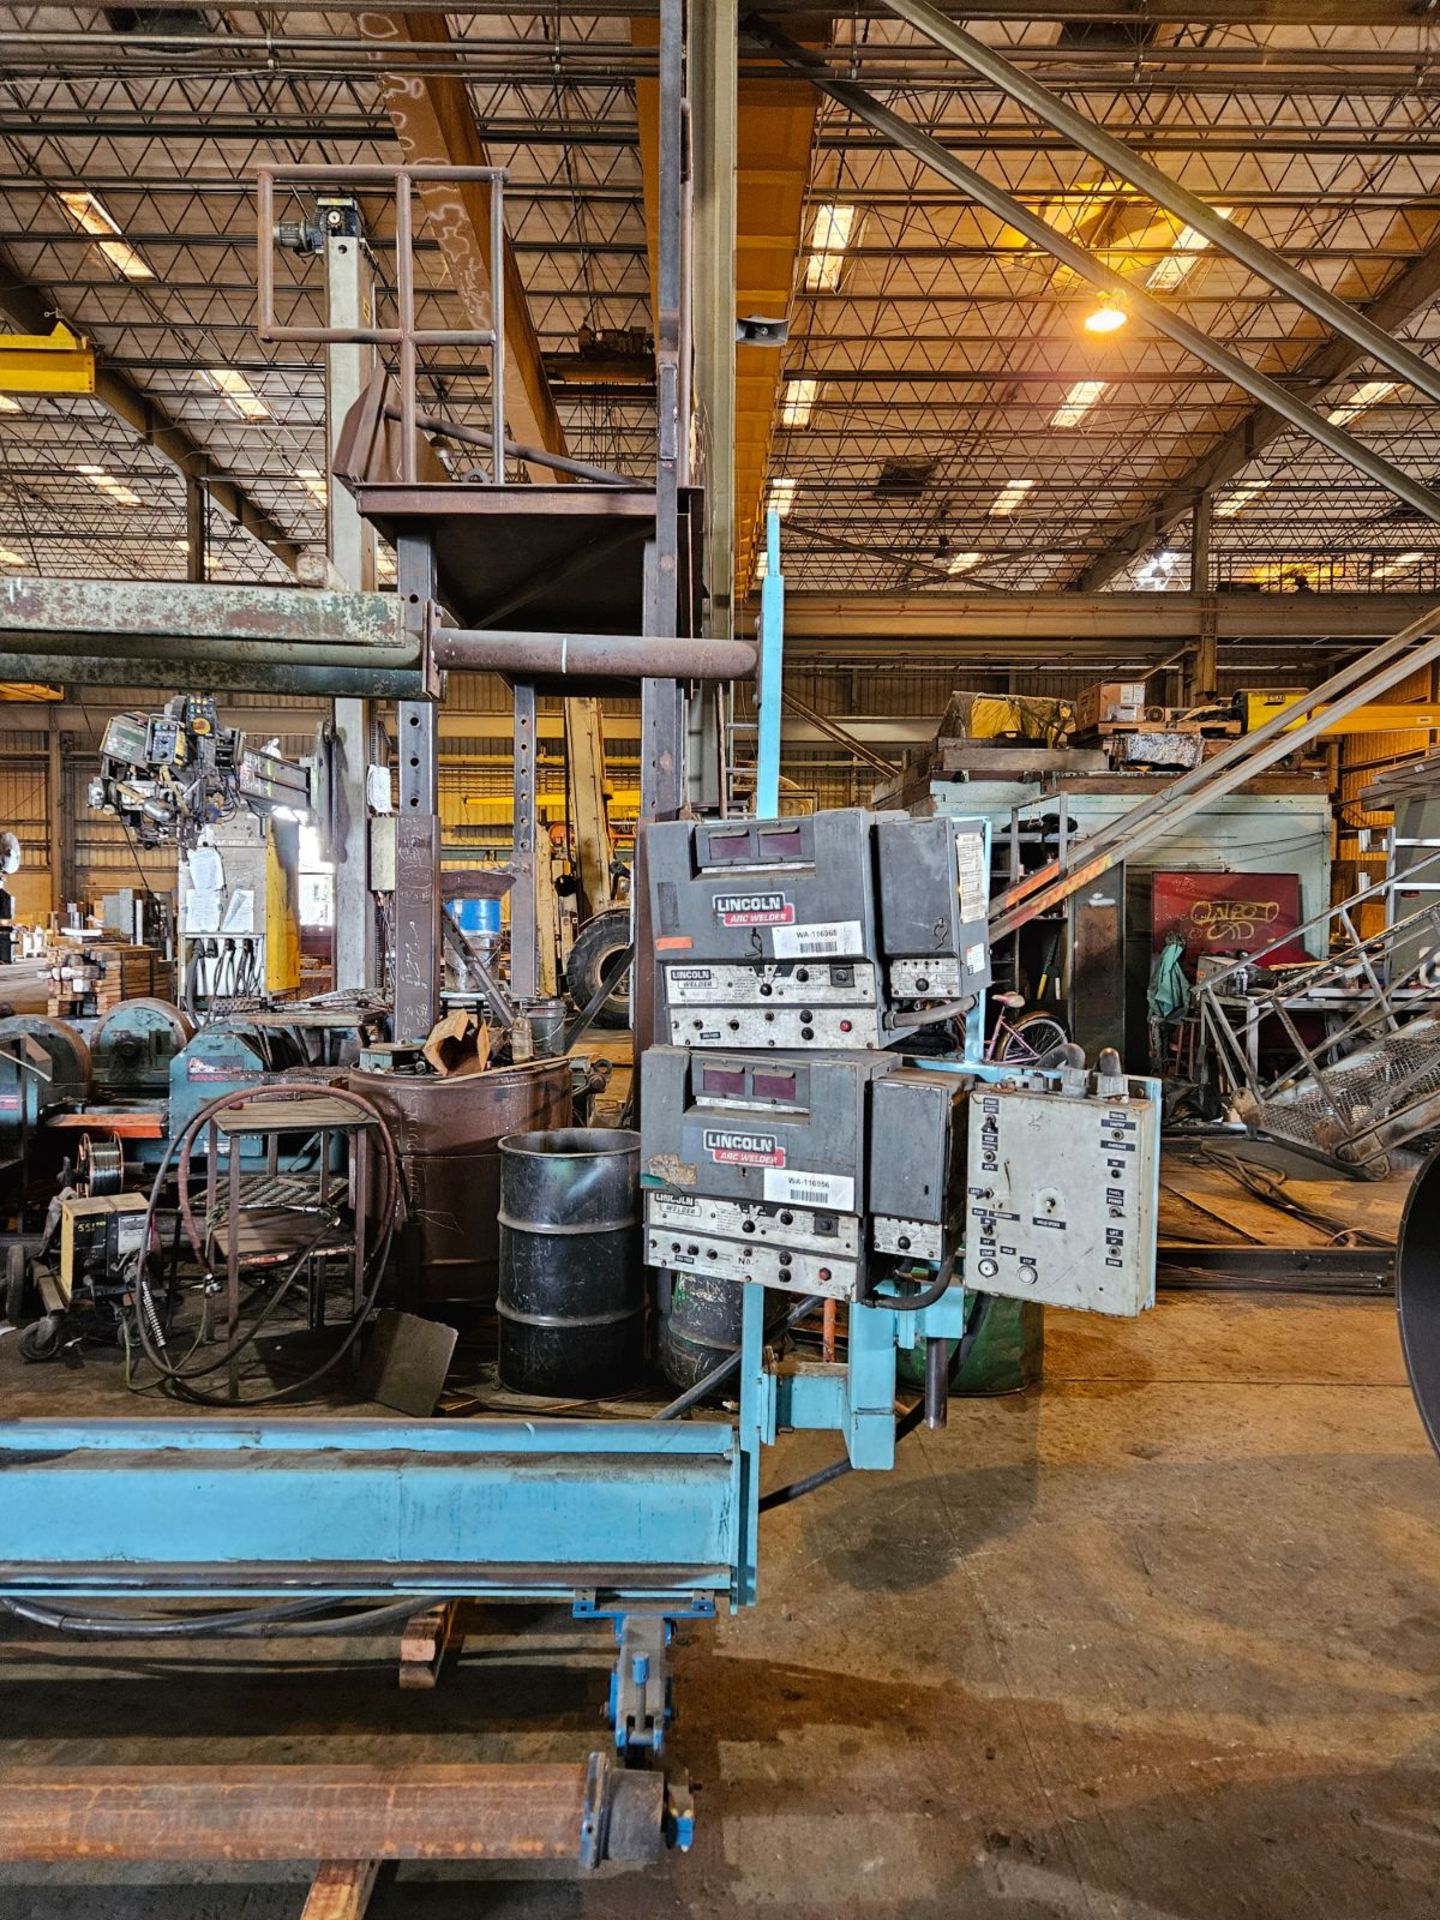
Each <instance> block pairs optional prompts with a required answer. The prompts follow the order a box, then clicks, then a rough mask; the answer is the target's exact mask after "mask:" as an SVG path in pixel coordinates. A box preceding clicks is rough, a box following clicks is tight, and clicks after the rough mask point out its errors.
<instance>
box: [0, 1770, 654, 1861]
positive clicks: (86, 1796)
mask: <svg viewBox="0 0 1440 1920" xmlns="http://www.w3.org/2000/svg"><path fill="white" fill-rule="evenodd" d="M665 1816H666V1791H665V1777H664V1775H663V1774H661V1773H656V1772H649V1771H645V1770H640V1769H627V1768H623V1767H621V1766H619V1765H618V1764H616V1763H615V1762H614V1761H612V1759H611V1758H610V1756H609V1755H608V1754H603V1753H596V1754H592V1755H591V1756H590V1758H589V1760H588V1762H587V1761H584V1760H581V1761H577V1762H572V1763H568V1764H567V1763H565V1762H546V1763H535V1762H528V1763H526V1762H518V1761H517V1762H502V1763H499V1764H491V1765H469V1764H459V1765H456V1764H448V1765H444V1764H442V1765H430V1766H395V1765H393V1764H389V1763H387V1764H385V1765H384V1766H273V1767H270V1766H209V1767H207V1766H183V1767H167V1766H140V1767H18V1768H13V1769H5V1770H4V1771H3V1772H0V1861H7V1862H26V1863H29V1862H40V1861H54V1860H89V1861H95V1860H147V1861H148V1860H165V1861H177V1862H180V1863H182V1864H189V1863H191V1862H193V1861H197V1860H211V1859H214V1860H246V1861H262V1860H273V1861H279V1860H294V1861H300V1860H571V1861H577V1862H579V1863H581V1864H582V1865H585V1866H599V1865H600V1864H601V1862H602V1861H604V1860H607V1859H608V1860H617V1861H625V1862H629V1863H630V1864H633V1865H639V1864H641V1863H644V1862H647V1861H653V1860H655V1859H657V1858H658V1857H659V1855H660V1852H661V1850H662V1844H663V1839H664V1822H665Z"/></svg>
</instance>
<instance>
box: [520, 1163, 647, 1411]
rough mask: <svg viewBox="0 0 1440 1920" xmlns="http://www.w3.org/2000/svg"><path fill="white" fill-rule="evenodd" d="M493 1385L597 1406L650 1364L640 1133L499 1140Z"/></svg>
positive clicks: (632, 1382)
mask: <svg viewBox="0 0 1440 1920" xmlns="http://www.w3.org/2000/svg"><path fill="white" fill-rule="evenodd" d="M496 1310H497V1312H498V1313H499V1316H500V1383H501V1385H502V1386H506V1387H509V1388H510V1389H511V1391H512V1392H514V1393H536V1394H546V1395H549V1396H551V1397H554V1396H557V1395H559V1396H562V1397H566V1398H572V1397H573V1398H577V1399H582V1398H583V1399H587V1400H591V1399H604V1398H605V1397H607V1396H608V1395H610V1394H616V1393H624V1392H626V1391H627V1390H628V1389H629V1388H630V1387H633V1386H634V1385H635V1383H636V1381H637V1380H638V1379H639V1377H640V1370H641V1367H642V1366H643V1365H644V1361H645V1268H644V1265H643V1250H642V1247H641V1241H640V1136H639V1134H638V1133H630V1132H627V1131H626V1130H625V1129H624V1128H620V1127H559V1128H554V1129H552V1130H550V1131H548V1132H545V1133H512V1134H510V1135H508V1136H507V1138H505V1139H504V1140H502V1141H501V1142H500V1298H499V1301H498V1303H497V1308H496Z"/></svg>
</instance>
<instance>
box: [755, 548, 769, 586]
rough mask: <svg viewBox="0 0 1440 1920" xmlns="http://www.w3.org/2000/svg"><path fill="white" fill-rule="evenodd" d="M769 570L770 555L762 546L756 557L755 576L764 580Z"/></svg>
mask: <svg viewBox="0 0 1440 1920" xmlns="http://www.w3.org/2000/svg"><path fill="white" fill-rule="evenodd" d="M769 571H770V556H769V554H768V553H767V552H766V551H765V549H764V548H763V547H761V549H760V552H759V554H758V556H757V557H756V561H755V578H756V579H757V580H763V579H764V578H765V576H766V574H767V573H768V572H769Z"/></svg>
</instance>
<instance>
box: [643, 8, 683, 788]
mask: <svg viewBox="0 0 1440 1920" xmlns="http://www.w3.org/2000/svg"><path fill="white" fill-rule="evenodd" d="M683 44H684V22H683V10H682V5H681V0H660V107H659V119H660V129H659V131H660V158H659V179H658V182H657V199H658V209H659V211H658V230H657V235H656V263H655V383H656V448H655V538H654V540H653V541H652V542H650V543H648V544H647V546H646V550H645V633H646V637H647V638H654V639H657V640H673V639H675V638H676V636H677V635H678V633H679V631H680V628H679V612H680V604H679V571H680V525H679V473H678V466H677V463H678V461H679V456H680V435H681V433H682V432H685V433H688V432H689V430H690V423H689V421H688V420H686V421H682V420H681V418H680V282H681V259H680V175H681V166H682V158H683V153H682V145H683V143H682V118H683V99H682V95H683V88H684V71H683V62H682V49H683ZM640 711H641V716H642V724H641V733H642V737H643V738H642V752H641V762H640V814H641V818H642V819H646V820H673V819H674V818H675V816H676V815H677V814H678V813H679V811H680V809H681V807H682V805H683V804H684V801H685V797H686V796H685V779H684V772H685V769H684V757H685V698H684V691H683V689H682V687H681V686H680V684H679V683H678V682H677V681H675V680H672V679H664V680H653V679H647V680H643V681H642V682H641V688H640Z"/></svg>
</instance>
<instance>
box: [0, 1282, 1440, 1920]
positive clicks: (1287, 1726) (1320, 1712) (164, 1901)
mask: <svg viewBox="0 0 1440 1920" xmlns="http://www.w3.org/2000/svg"><path fill="white" fill-rule="evenodd" d="M1049 1332H1050V1352H1049V1356H1048V1380H1047V1384H1046V1386H1045V1388H1044V1390H1043V1391H1042V1392H1038V1393H1037V1392H1032V1393H1030V1394H1028V1395H1025V1396H1022V1397H1019V1398H1014V1399H1008V1400H999V1401H989V1402H976V1401H970V1402H966V1403H964V1404H963V1405H961V1406H960V1407H958V1408H957V1409H956V1411H955V1415H954V1417H953V1419H952V1423H951V1426H950V1428H949V1430H948V1431H946V1432H944V1433H942V1434H938V1435H925V1434H920V1435H917V1436H916V1437H915V1438H914V1439H913V1440H911V1441H909V1442H907V1444H906V1447H905V1449H904V1450H903V1452H902V1460H901V1465H900V1467H899V1469H898V1471H897V1472H896V1473H895V1474H894V1475H893V1476H891V1477H884V1476H859V1475H857V1476H854V1477H852V1478H850V1479H848V1480H845V1481H842V1482H840V1483H839V1484H837V1485H835V1486H833V1487H831V1488H828V1489H826V1490H825V1491H823V1492H821V1493H819V1494H817V1495H815V1496H814V1497H813V1499H810V1500H807V1501H805V1502H802V1503H799V1504H797V1505H796V1506H795V1507H793V1508H789V1509H784V1510H780V1511H778V1512H776V1513H775V1514H774V1515H772V1516H770V1517H769V1518H767V1520H766V1521H765V1523H764V1529H765V1531H764V1550H763V1555H762V1595H763V1597H762V1602H761V1605H760V1607H759V1608H758V1609H757V1610H756V1611H754V1612H751V1613H748V1614H746V1615H743V1616H740V1617H737V1618H735V1619H732V1620H726V1621H722V1622H721V1623H720V1624H719V1626H718V1627H717V1628H713V1629H695V1630H692V1631H690V1632H689V1633H688V1634H687V1636H686V1639H685V1642H684V1645H683V1647H682V1649H681V1652H680V1657H679V1676H678V1688H679V1698H680V1703H681V1708H682V1715H683V1717H682V1719H681V1721H680V1724H679V1725H678V1726H677V1728H676V1730H675V1735H674V1754H673V1760H674V1762H675V1763H676V1764H677V1765H683V1766H685V1767H687V1768H688V1769H689V1770H690V1772H691V1774H692V1775H693V1776H694V1778H695V1779H696V1780H697V1781H698V1782H699V1783H700V1792H699V1793H698V1795H697V1807H698V1810H699V1813H700V1833H699V1839H698V1842H697V1845H696V1848H695V1851H694V1852H693V1853H692V1854H691V1855H689V1856H688V1857H677V1856H672V1857H671V1858H669V1859H667V1860H666V1861H665V1862H664V1863H663V1864H662V1865H661V1866H660V1867H658V1868H656V1869H653V1870H650V1871H648V1872H646V1873H644V1874H639V1875H617V1876H610V1875H605V1876H601V1877H599V1878H597V1879H594V1880H591V1881H589V1882H587V1883H585V1884H583V1885H582V1884H577V1883H576V1882H575V1881H574V1880H573V1878H566V1879H563V1880H544V1881H536V1880H534V1879H521V1878H519V1877H517V1876H516V1875H515V1874H514V1872H513V1870H509V1869H507V1870H504V1871H500V1870H497V1871H496V1873H495V1874H494V1875H492V1876H490V1877H488V1878H487V1879H485V1880H484V1882H483V1884H477V1883H476V1879H475V1875H474V1870H470V1871H469V1872H468V1873H460V1872H449V1871H445V1872H441V1871H439V1870H429V1871H424V1870H419V1869H415V1868H408V1867H407V1868H406V1869H404V1870H403V1871H402V1872H401V1874H400V1875H399V1876H398V1877H397V1878H395V1879H394V1880H393V1881H392V1882H390V1883H389V1884H385V1885H382V1886H381V1888H380V1890H379V1891H378V1893H377V1894H376V1897H375V1899H374V1901H373V1903H372V1906H371V1913H372V1915H373V1916H374V1920H395V1917H396V1916H402V1915H403V1916H414V1920H442V1917H443V1920H458V1917H459V1916H461V1915H465V1916H471V1915H482V1914H483V1915H486V1916H495V1917H496V1920H518V1916H522V1915H523V1916H525V1917H526V1920H576V1917H578V1916H586V1917H587V1920H591V1917H593V1920H630V1917H631V1916H635V1917H636V1920H638V1917H639V1916H641V1915H644V1916H656V1915H674V1916H691V1915H694V1916H700V1915H706V1916H714V1915H729V1914H741V1913H744V1914H766V1913H775V1914H783V1915H785V1916H786V1917H787V1920H831V1917H832V1916H835V1915H837V1914H845V1915H854V1916H868V1915H876V1916H880V1915H901V1914H903V1915H905V1916H907V1917H908V1920H929V1917H930V1916H934V1920H940V1917H941V1916H945V1920H950V1916H965V1917H966V1920H989V1917H990V1916H995V1917H996V1920H999V1917H1000V1916H1004V1917H1005V1920H1050V1917H1051V1916H1066V1917H1067V1920H1068V1917H1069V1916H1075V1920H1082V1916H1083V1920H1099V1917H1100V1916H1104V1917H1105V1920H1230V1917H1231V1916H1236V1917H1237V1920H1238V1917H1239V1916H1246V1917H1247V1920H1271V1917H1272V1916H1291V1915H1294V1916H1302V1915H1303V1916H1310V1915H1317V1916H1318V1915H1321V1914H1323V1915H1325V1916H1326V1920H1352V1916H1353V1920H1391V1917H1394V1920H1400V1917H1402V1916H1403V1917H1404V1920H1421V1917H1422V1916H1425V1920H1430V1916H1433V1915H1434V1914H1435V1913H1436V1911H1437V1894H1436V1883H1437V1870H1440V1791H1437V1790H1440V1462H1437V1461H1436V1460H1435V1459H1434V1458H1433V1456H1432V1455H1431V1454H1430V1452H1429V1449H1428V1447H1427V1446H1426V1443H1425V1441H1424V1439H1423V1436H1422V1434H1421V1430H1420V1426H1419V1422H1418V1420H1417V1418H1416V1415H1415V1413H1414V1410H1413V1407H1412V1405H1411V1402H1410V1397H1409V1393H1408V1391H1407V1389H1406V1387H1405V1385H1404V1376H1403V1371H1402V1368H1401V1362H1400V1356H1399V1351H1398V1347H1397V1343H1396V1339H1395V1333H1394V1324H1393V1315H1392V1312H1391V1309H1390V1308H1389V1307H1388V1306H1386V1305H1381V1304H1378V1303H1372V1302H1348V1301H1347V1302H1336V1301H1327V1302H1314V1301H1306V1300H1299V1299H1285V1300H1275V1301H1264V1300H1256V1299H1254V1298H1237V1297H1233V1296H1227V1297H1220V1298H1217V1297H1197V1296H1181V1297H1174V1296H1172V1297H1165V1298H1162V1301H1161V1304H1160V1305H1159V1307H1158V1308H1157V1309H1156V1311H1155V1312H1154V1313H1152V1314H1151V1315H1150V1316H1148V1318H1147V1319H1146V1320H1145V1321H1144V1322H1143V1323H1142V1324H1141V1325H1139V1326H1138V1327H1129V1326H1113V1327H1111V1326H1103V1325H1100V1324H1098V1323H1096V1322H1090V1321H1081V1320H1079V1319H1076V1318H1073V1317H1070V1316H1064V1315H1058V1314H1057V1315H1053V1316H1052V1319H1051V1325H1050V1329H1049ZM3 1344H4V1345H7V1346H8V1344H9V1343H8V1342H5V1343H3ZM69 1379H70V1381H73V1379H74V1376H70V1377H69ZM38 1384H39V1383H38V1381H36V1380H35V1378H34V1376H33V1375H31V1376H30V1377H29V1378H27V1380H26V1382H25V1386H26V1388H27V1389H30V1390H29V1391H25V1392H24V1393H23V1394H21V1393H19V1392H18V1391H17V1389H18V1386H19V1382H18V1381H17V1371H16V1365H15V1362H14V1359H13V1357H12V1356H10V1355H5V1354H3V1349H0V1404H3V1405H5V1406H7V1407H8V1408H9V1409H10V1410H13V1411H19V1410H21V1408H22V1404H23V1405H24V1408H25V1410H33V1408H34V1407H35V1405H36V1401H35V1400H32V1397H31V1396H32V1391H33V1390H34V1387H35V1386H38ZM67 1384H68V1383H67ZM65 1398H66V1400H67V1402H68V1401H69V1400H70V1395H69V1393H67V1394H66V1395H65ZM832 1446H833V1442H829V1441H827V1440H826V1439H825V1438H824V1437H823V1436H803V1437H796V1438H794V1439H792V1440H789V1441H787V1442H786V1443H785V1445H784V1447H783V1448H782V1449H781V1450H780V1451H781V1455H782V1457H781V1458H779V1459H777V1460H776V1461H774V1462H772V1463H771V1468H770V1473H771V1476H772V1477H773V1478H776V1479H778V1478H780V1477H787V1478H788V1477H789V1476H790V1474H791V1472H792V1471H794V1470H797V1469H800V1470H803V1469H804V1468H807V1467H810V1466H813V1465H816V1464H818V1463H819V1462H820V1461H822V1460H823V1459H825V1458H827V1457H828V1455H829V1453H830V1451H831V1447H832ZM544 1638H545V1640H546V1643H547V1644H550V1645H552V1646H554V1647H556V1648H557V1649H558V1650H561V1651H562V1652H563V1650H564V1649H570V1650H571V1651H570V1656H569V1658H568V1659H565V1658H562V1659H561V1660H560V1662H559V1664H558V1666H556V1667H552V1668H550V1669H547V1670H544V1671H540V1670H537V1668H536V1667H535V1665H534V1664H533V1654H532V1652H531V1651H530V1650H529V1649H527V1651H526V1652H525V1653H524V1654H523V1655H521V1656H519V1657H518V1658H517V1657H516V1656H515V1655H514V1654H513V1652H508V1653H507V1651H506V1649H505V1648H504V1647H503V1646H502V1647H501V1648H499V1649H497V1650H494V1651H487V1650H485V1643H483V1642H482V1643H481V1644H480V1647H479V1648H477V1650H476V1652H475V1653H474V1654H473V1655H471V1656H469V1657H467V1658H466V1659H465V1660H464V1661H463V1662H462V1663H461V1664H460V1665H459V1666H458V1667H457V1668H456V1669H454V1670H453V1671H452V1672H451V1673H450V1674H449V1675H448V1676H447V1678H446V1679H445V1681H444V1683H443V1684H442V1687H441V1689H440V1690H439V1691H438V1692H437V1693H434V1694H428V1695H427V1694H413V1693H410V1694H401V1693H400V1692H399V1691H398V1690H397V1688H396V1684H395V1679H394V1670H393V1665H392V1659H391V1657H390V1655H389V1653H388V1651H387V1649H386V1648H384V1647H380V1646H376V1647H375V1648H373V1649H370V1648H368V1647H367V1648H362V1649H359V1650H358V1655H359V1657H357V1658H356V1659H355V1660H354V1661H353V1662H352V1663H351V1664H349V1665H346V1666H344V1667H336V1666H334V1665H332V1664H331V1661H330V1657H329V1656H328V1655H326V1654H324V1653H323V1652H322V1651H320V1650H319V1649H314V1648H310V1647H306V1646H292V1647H291V1648H290V1649H288V1650H287V1651H286V1652H285V1653H284V1654H283V1655H277V1656H275V1657H274V1658H273V1659H272V1660H271V1661H270V1662H268V1663H267V1664H266V1665H265V1666H263V1667H262V1668H260V1669H258V1670H256V1669H239V1668H235V1667H233V1666H231V1665H229V1664H228V1663H227V1661H226V1657H225V1656H224V1655H223V1654H221V1653H219V1652H217V1651H211V1652H210V1653H209V1654H208V1655H207V1656H206V1657H205V1664H204V1665H203V1666H202V1667H201V1668H200V1670H199V1671H198V1672H197V1671H194V1670H190V1671H187V1672H186V1673H185V1675H184V1677H183V1679H182V1678H181V1677H180V1676H179V1674H178V1673H177V1671H176V1669H175V1668H174V1667H172V1666H170V1665H169V1664H168V1662H163V1663H162V1661H160V1660H159V1659H155V1658H153V1657H151V1656H149V1655H147V1654H138V1655H137V1654H134V1653H126V1652H122V1651H118V1650H114V1649H109V1648H92V1647H89V1646H80V1647H77V1646H75V1645H73V1644H68V1643H67V1644H66V1645H64V1646H63V1647H60V1648H58V1650H57V1649H56V1648H55V1647H54V1645H53V1643H51V1644H49V1645H47V1646H46V1648H45V1651H46V1654H47V1656H48V1657H47V1658H45V1659H41V1658H39V1657H37V1656H38V1650H39V1648H40V1646H41V1644H42V1642H43V1636H36V1635H34V1634H33V1633H32V1632H31V1631H30V1630H29V1629H19V1628H18V1626H16V1625H15V1624H14V1623H12V1624H11V1626H9V1627H7V1628H5V1629H0V1766H3V1767H6V1768H9V1767H17V1766H24V1765H26V1764H27V1763H28V1764H36V1763H41V1762H49V1763H52V1764H53V1763H60V1762H64V1761H73V1762H77V1763H79V1762H89V1763H99V1762H120V1763H124V1762H126V1761H146V1760H148V1761H161V1760H164V1761H184V1760H185V1759H187V1758H191V1757H193V1758H195V1759H197V1760H199V1759H202V1758H203V1759H205V1760H210V1761H214V1760H217V1759H218V1760H225V1761H241V1760H246V1759H254V1760H259V1759H268V1760H282V1759H291V1760H295V1759H301V1758H308V1759H316V1758H321V1757H328V1758H330V1759H332V1760H342V1759H369V1758H375V1757H378V1756H381V1755H384V1754H389V1755H392V1756H394V1757H395V1758H397V1759H399V1758H407V1759H422V1758H429V1759H460V1758H485V1757H490V1756H491V1755H492V1754H494V1753H497V1752H498V1751H500V1748H499V1746H498V1745H497V1731H496V1730H497V1729H499V1728H501V1727H505V1726H513V1725H515V1724H516V1723H517V1722H518V1721H521V1720H526V1721H528V1722H529V1724H531V1725H532V1726H533V1727H534V1728H535V1729H536V1731H535V1732H534V1733H533V1734H531V1735H530V1736H529V1737H527V1738H526V1739H525V1740H524V1741H523V1742H521V1743H520V1747H519V1750H521V1751H524V1752H526V1753H528V1754H533V1755H535V1756H536V1757H539V1756H540V1755H541V1754H551V1753H558V1752H559V1751H561V1750H569V1751H572V1752H573V1751H574V1750H575V1748H576V1746H577V1744H578V1743H583V1742H588V1741H589V1740H590V1739H592V1738H595V1737H597V1736H598V1735H599V1732H600V1729H599V1725H598V1720H597V1717H596V1712H595V1710H596V1707H597V1705H598V1702H599V1699H600V1697H601V1694H602V1691H603V1684H604V1682H603V1670H602V1667H601V1665H600V1664H599V1662H598V1661H596V1662H591V1661H590V1660H589V1659H588V1657H587V1656H586V1655H585V1654H584V1653H583V1652H581V1651H578V1650H579V1649H581V1648H583V1647H585V1646H589V1647H591V1648H593V1647H594V1642H593V1641H590V1640H587V1639H582V1638H581V1637H580V1636H579V1635H578V1632H577V1629H575V1628H574V1627H573V1626H570V1625H568V1624H567V1623H551V1624H550V1626H549V1628H548V1630H547V1632H546V1634H545V1636H544ZM506 1750H510V1751H514V1750H516V1749H515V1748H514V1747H508V1748H507V1749H506ZM302 1903H303V1888H302V1885H301V1882H300V1877H299V1875H298V1874H296V1875H292V1874H289V1873H288V1872H286V1871H283V1870H278V1869H274V1868H261V1869H254V1868H252V1869H240V1868H228V1869H224V1870H219V1871H217V1870H214V1869H212V1870H210V1871H209V1872H208V1873H206V1874H205V1875H204V1876H203V1879H202V1878H201V1876H200V1873H199V1870H197V1872H196V1874H190V1873H188V1872H185V1873H182V1872H179V1871H177V1870H169V1869H167V1870H160V1869H154V1868H133V1869H130V1868H127V1869H124V1870H121V1869H108V1870H106V1869H94V1868H91V1869H81V1868H66V1869H64V1870H61V1869H53V1870H35V1869H29V1870H24V1871H20V1870H9V1871H0V1916H3V1920H12V1917H13V1920H22V1916H23V1920H80V1917H81V1916H84V1920H120V1917H121V1916H124V1917H125V1920H182V1916H183V1920H281V1916H294V1915H298V1913H299V1910H300V1907H301V1905H302Z"/></svg>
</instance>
